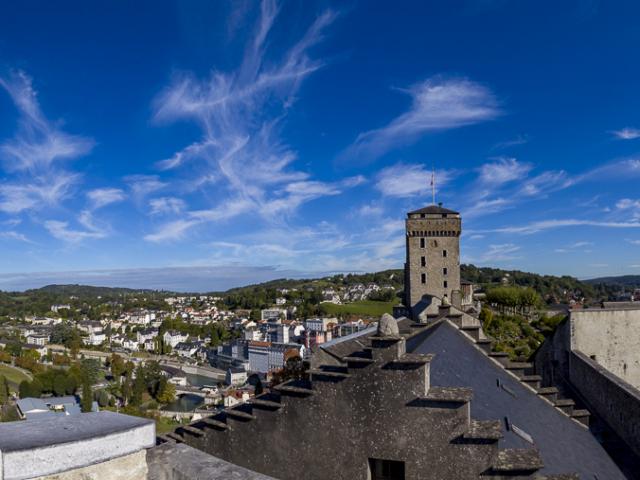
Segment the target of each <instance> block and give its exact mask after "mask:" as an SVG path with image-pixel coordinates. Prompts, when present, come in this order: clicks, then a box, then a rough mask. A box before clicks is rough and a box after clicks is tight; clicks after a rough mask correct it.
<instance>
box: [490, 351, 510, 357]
mask: <svg viewBox="0 0 640 480" xmlns="http://www.w3.org/2000/svg"><path fill="white" fill-rule="evenodd" d="M489 356H490V357H497V358H505V357H508V356H509V354H508V353H507V352H490V353H489Z"/></svg>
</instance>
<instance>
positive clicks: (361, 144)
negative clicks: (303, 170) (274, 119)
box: [342, 77, 501, 160]
mask: <svg viewBox="0 0 640 480" xmlns="http://www.w3.org/2000/svg"><path fill="white" fill-rule="evenodd" d="M405 92H406V93H408V94H409V95H410V96H411V99H412V102H411V107H410V108H409V110H408V111H406V112H405V113H403V114H401V115H400V116H398V117H396V118H395V119H393V120H392V121H391V122H389V123H388V124H387V125H386V126H384V127H382V128H378V129H375V130H370V131H368V132H364V133H361V134H360V135H358V137H357V138H356V140H355V142H354V143H353V144H352V145H351V146H349V147H348V148H347V150H346V151H345V152H344V153H343V154H342V158H343V159H346V160H348V159H350V158H355V159H361V160H371V159H375V158H377V157H380V156H382V155H384V154H385V153H387V152H389V151H390V150H392V149H393V148H396V147H399V146H404V145H409V144H411V143H414V142H415V141H416V140H418V139H419V138H420V137H421V136H423V135H425V134H426V133H429V132H434V131H440V130H449V129H452V128H459V127H463V126H466V125H473V124H476V123H480V122H485V121H488V120H493V119H495V118H496V117H498V116H499V115H500V113H501V112H500V108H499V106H498V101H497V99H496V97H495V96H494V94H493V93H492V92H491V91H490V90H489V89H488V88H487V87H485V86H483V85H480V84H479V83H476V82H473V81H471V80H468V79H465V78H454V79H446V78H443V77H433V78H429V79H427V80H425V81H423V82H421V83H419V84H417V85H414V86H413V87H411V88H409V89H407V90H405Z"/></svg>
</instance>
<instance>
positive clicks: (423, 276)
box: [420, 273, 427, 285]
mask: <svg viewBox="0 0 640 480" xmlns="http://www.w3.org/2000/svg"><path fill="white" fill-rule="evenodd" d="M420 281H421V282H422V284H423V285H424V284H425V283H427V274H426V273H423V274H421V275H420Z"/></svg>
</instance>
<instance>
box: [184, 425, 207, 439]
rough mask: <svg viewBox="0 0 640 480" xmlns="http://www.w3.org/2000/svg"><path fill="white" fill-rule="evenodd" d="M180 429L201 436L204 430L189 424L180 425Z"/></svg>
mask: <svg viewBox="0 0 640 480" xmlns="http://www.w3.org/2000/svg"><path fill="white" fill-rule="evenodd" d="M181 429H182V430H184V431H185V432H189V433H192V434H193V435H196V436H198V437H201V436H202V435H204V432H203V431H202V430H200V429H199V428H196V427H193V426H191V425H184V426H183V427H181Z"/></svg>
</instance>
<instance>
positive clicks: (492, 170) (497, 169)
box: [478, 157, 533, 187]
mask: <svg viewBox="0 0 640 480" xmlns="http://www.w3.org/2000/svg"><path fill="white" fill-rule="evenodd" d="M532 168H533V166H532V165H531V164H529V163H522V162H519V161H518V160H516V159H515V158H507V157H500V158H497V159H495V161H494V162H491V163H485V164H484V165H482V166H481V167H480V168H479V176H478V180H479V181H480V182H482V183H483V184H485V185H488V186H491V187H497V186H500V185H503V184H505V183H509V182H513V181H515V180H520V179H522V178H524V177H526V176H527V175H528V173H529V172H530V171H531V169H532Z"/></svg>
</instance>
